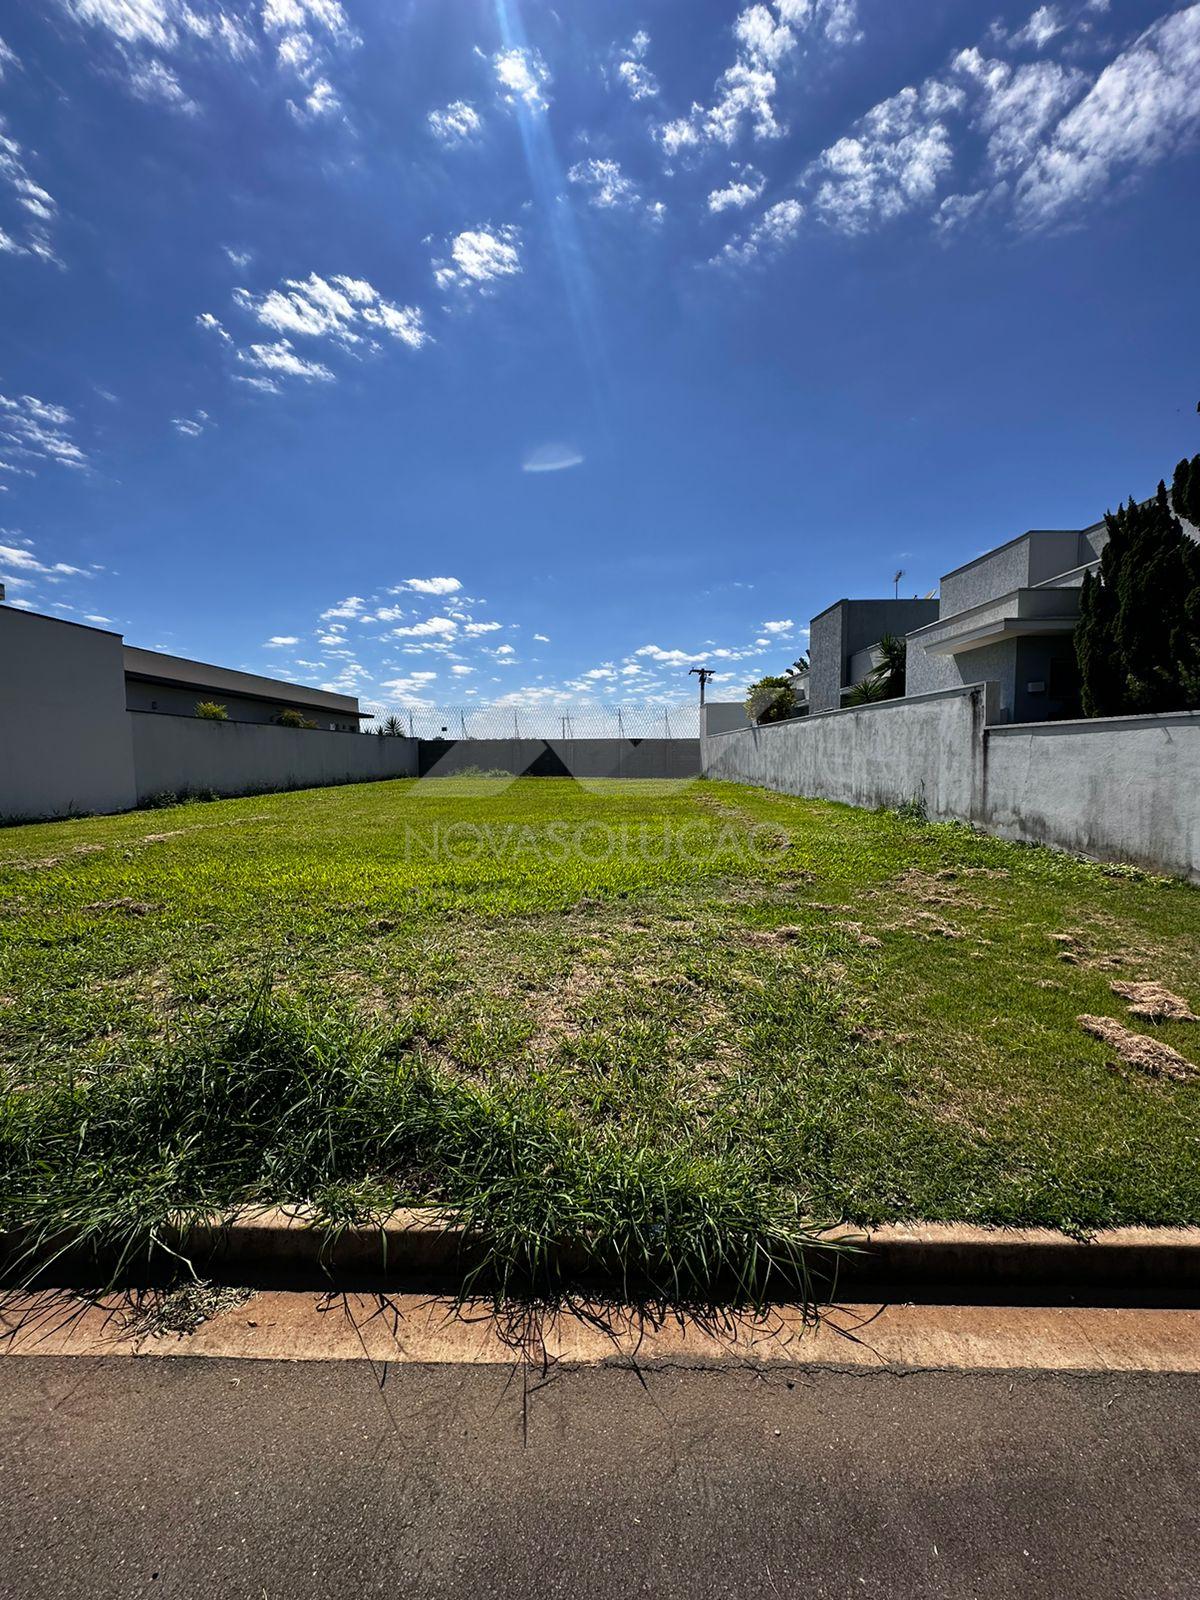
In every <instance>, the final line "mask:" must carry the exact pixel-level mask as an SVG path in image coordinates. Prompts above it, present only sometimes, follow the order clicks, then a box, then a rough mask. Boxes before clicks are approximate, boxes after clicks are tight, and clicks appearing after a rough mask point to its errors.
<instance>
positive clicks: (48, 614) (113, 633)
mask: <svg viewBox="0 0 1200 1600" xmlns="http://www.w3.org/2000/svg"><path fill="white" fill-rule="evenodd" d="M0 611H11V612H12V614H13V616H15V617H37V618H38V619H39V621H41V622H61V623H62V624H63V626H64V627H65V628H82V629H83V631H84V633H103V634H105V635H106V636H107V637H108V638H110V639H119V638H120V637H121V635H120V634H119V633H118V632H117V630H116V629H115V628H98V627H97V626H96V624H95V623H94V622H72V620H71V618H70V617H60V616H58V615H56V614H55V613H54V612H53V611H35V610H34V609H33V607H32V606H15V605H14V604H13V603H12V601H11V600H0Z"/></svg>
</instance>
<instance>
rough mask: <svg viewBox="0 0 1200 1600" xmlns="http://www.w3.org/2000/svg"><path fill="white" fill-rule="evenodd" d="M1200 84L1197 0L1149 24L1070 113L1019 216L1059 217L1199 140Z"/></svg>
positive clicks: (1040, 222) (1031, 173)
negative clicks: (1181, 9) (1195, 2)
mask: <svg viewBox="0 0 1200 1600" xmlns="http://www.w3.org/2000/svg"><path fill="white" fill-rule="evenodd" d="M1198 85H1200V5H1192V6H1188V7H1187V8H1186V9H1185V10H1183V11H1176V12H1175V13H1173V14H1172V15H1171V16H1169V17H1164V18H1162V19H1161V20H1160V21H1158V22H1156V23H1154V25H1153V26H1152V27H1150V28H1147V30H1146V31H1145V33H1143V34H1142V35H1141V37H1140V38H1139V39H1137V40H1136V41H1135V43H1134V44H1133V45H1131V46H1130V48H1129V49H1128V50H1125V51H1124V52H1122V54H1121V55H1119V56H1118V57H1117V58H1116V60H1115V61H1112V62H1110V64H1109V65H1108V66H1107V67H1106V68H1105V69H1104V71H1103V72H1102V73H1101V74H1100V76H1099V78H1098V79H1097V80H1096V82H1095V84H1094V85H1093V86H1092V88H1091V90H1090V91H1089V93H1088V94H1087V95H1085V96H1084V98H1083V99H1082V100H1081V101H1080V102H1079V104H1078V105H1076V106H1075V108H1074V109H1073V110H1071V111H1069V112H1068V113H1067V115H1066V116H1065V117H1063V119H1062V121H1061V122H1060V123H1059V124H1058V126H1057V127H1056V128H1055V129H1054V131H1053V133H1052V134H1051V135H1050V137H1049V139H1048V140H1047V142H1046V143H1045V145H1044V146H1043V148H1042V149H1041V151H1040V152H1039V153H1038V155H1037V157H1036V159H1035V161H1034V163H1033V165H1032V166H1031V167H1030V168H1029V169H1028V170H1027V171H1026V172H1025V174H1024V175H1023V176H1022V178H1021V180H1020V183H1019V184H1018V187H1017V191H1016V198H1015V206H1016V215H1017V219H1018V221H1019V222H1020V223H1022V224H1024V225H1025V226H1027V227H1034V228H1036V227H1042V226H1045V225H1047V224H1049V223H1053V222H1058V221H1060V220H1062V219H1063V218H1065V217H1068V216H1070V215H1071V214H1072V213H1073V212H1074V211H1076V210H1077V209H1078V208H1079V207H1080V206H1081V205H1084V204H1085V203H1087V202H1088V201H1090V200H1093V199H1095V198H1096V197H1097V196H1098V195H1100V194H1101V193H1102V192H1103V191H1104V190H1105V189H1107V188H1108V187H1109V186H1110V184H1111V183H1112V182H1113V181H1114V179H1119V178H1121V177H1124V176H1128V175H1131V174H1133V173H1136V172H1137V171H1138V170H1139V169H1140V168H1142V167H1145V166H1149V165H1151V164H1152V163H1154V162H1157V161H1161V160H1163V159H1164V158H1166V157H1167V156H1169V155H1172V154H1174V153H1175V152H1176V151H1177V150H1180V149H1183V148H1185V147H1187V146H1189V145H1191V144H1193V143H1194V142H1195V140H1196V138H1197V135H1198V133H1200V88H1198Z"/></svg>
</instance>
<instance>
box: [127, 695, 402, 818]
mask: <svg viewBox="0 0 1200 1600" xmlns="http://www.w3.org/2000/svg"><path fill="white" fill-rule="evenodd" d="M128 716H129V721H130V724H131V726H132V729H133V768H134V772H135V774H136V776H137V797H138V800H139V801H141V800H146V799H148V798H149V797H150V796H151V795H156V794H183V793H189V792H192V793H196V792H199V793H207V792H209V791H212V792H214V793H216V794H228V795H235V794H253V793H255V792H260V791H267V790H279V789H317V788H321V787H323V786H324V785H327V784H337V783H365V782H369V781H370V780H372V779H375V778H412V777H415V776H416V771H417V749H416V741H415V740H413V739H376V738H374V737H373V736H371V735H368V734H361V733H329V732H327V731H324V730H322V729H320V728H281V727H279V726H278V725H276V724H274V723H270V722H205V721H204V720H203V718H201V717H172V716H165V715H163V714H162V713H161V712H156V711H131V712H129V713H128Z"/></svg>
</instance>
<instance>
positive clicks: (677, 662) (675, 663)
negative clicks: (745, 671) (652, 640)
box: [633, 644, 711, 667]
mask: <svg viewBox="0 0 1200 1600" xmlns="http://www.w3.org/2000/svg"><path fill="white" fill-rule="evenodd" d="M633 653H634V655H635V656H649V658H650V660H651V661H657V662H658V663H659V665H660V666H664V667H687V666H691V665H692V664H693V663H694V662H697V661H703V660H705V658H706V654H711V652H705V651H703V650H701V651H699V652H696V651H689V650H664V649H663V647H662V646H661V645H657V644H644V645H643V646H642V647H641V649H640V650H635V651H634V652H633Z"/></svg>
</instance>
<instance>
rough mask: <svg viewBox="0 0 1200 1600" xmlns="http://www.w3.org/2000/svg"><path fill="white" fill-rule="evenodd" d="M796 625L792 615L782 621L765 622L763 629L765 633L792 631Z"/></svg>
mask: <svg viewBox="0 0 1200 1600" xmlns="http://www.w3.org/2000/svg"><path fill="white" fill-rule="evenodd" d="M795 626H796V624H795V623H794V622H793V621H792V619H791V617H785V618H784V619H783V620H782V621H781V622H764V623H763V625H762V631H763V632H764V633H791V631H792V629H793V628H794V627H795Z"/></svg>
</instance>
